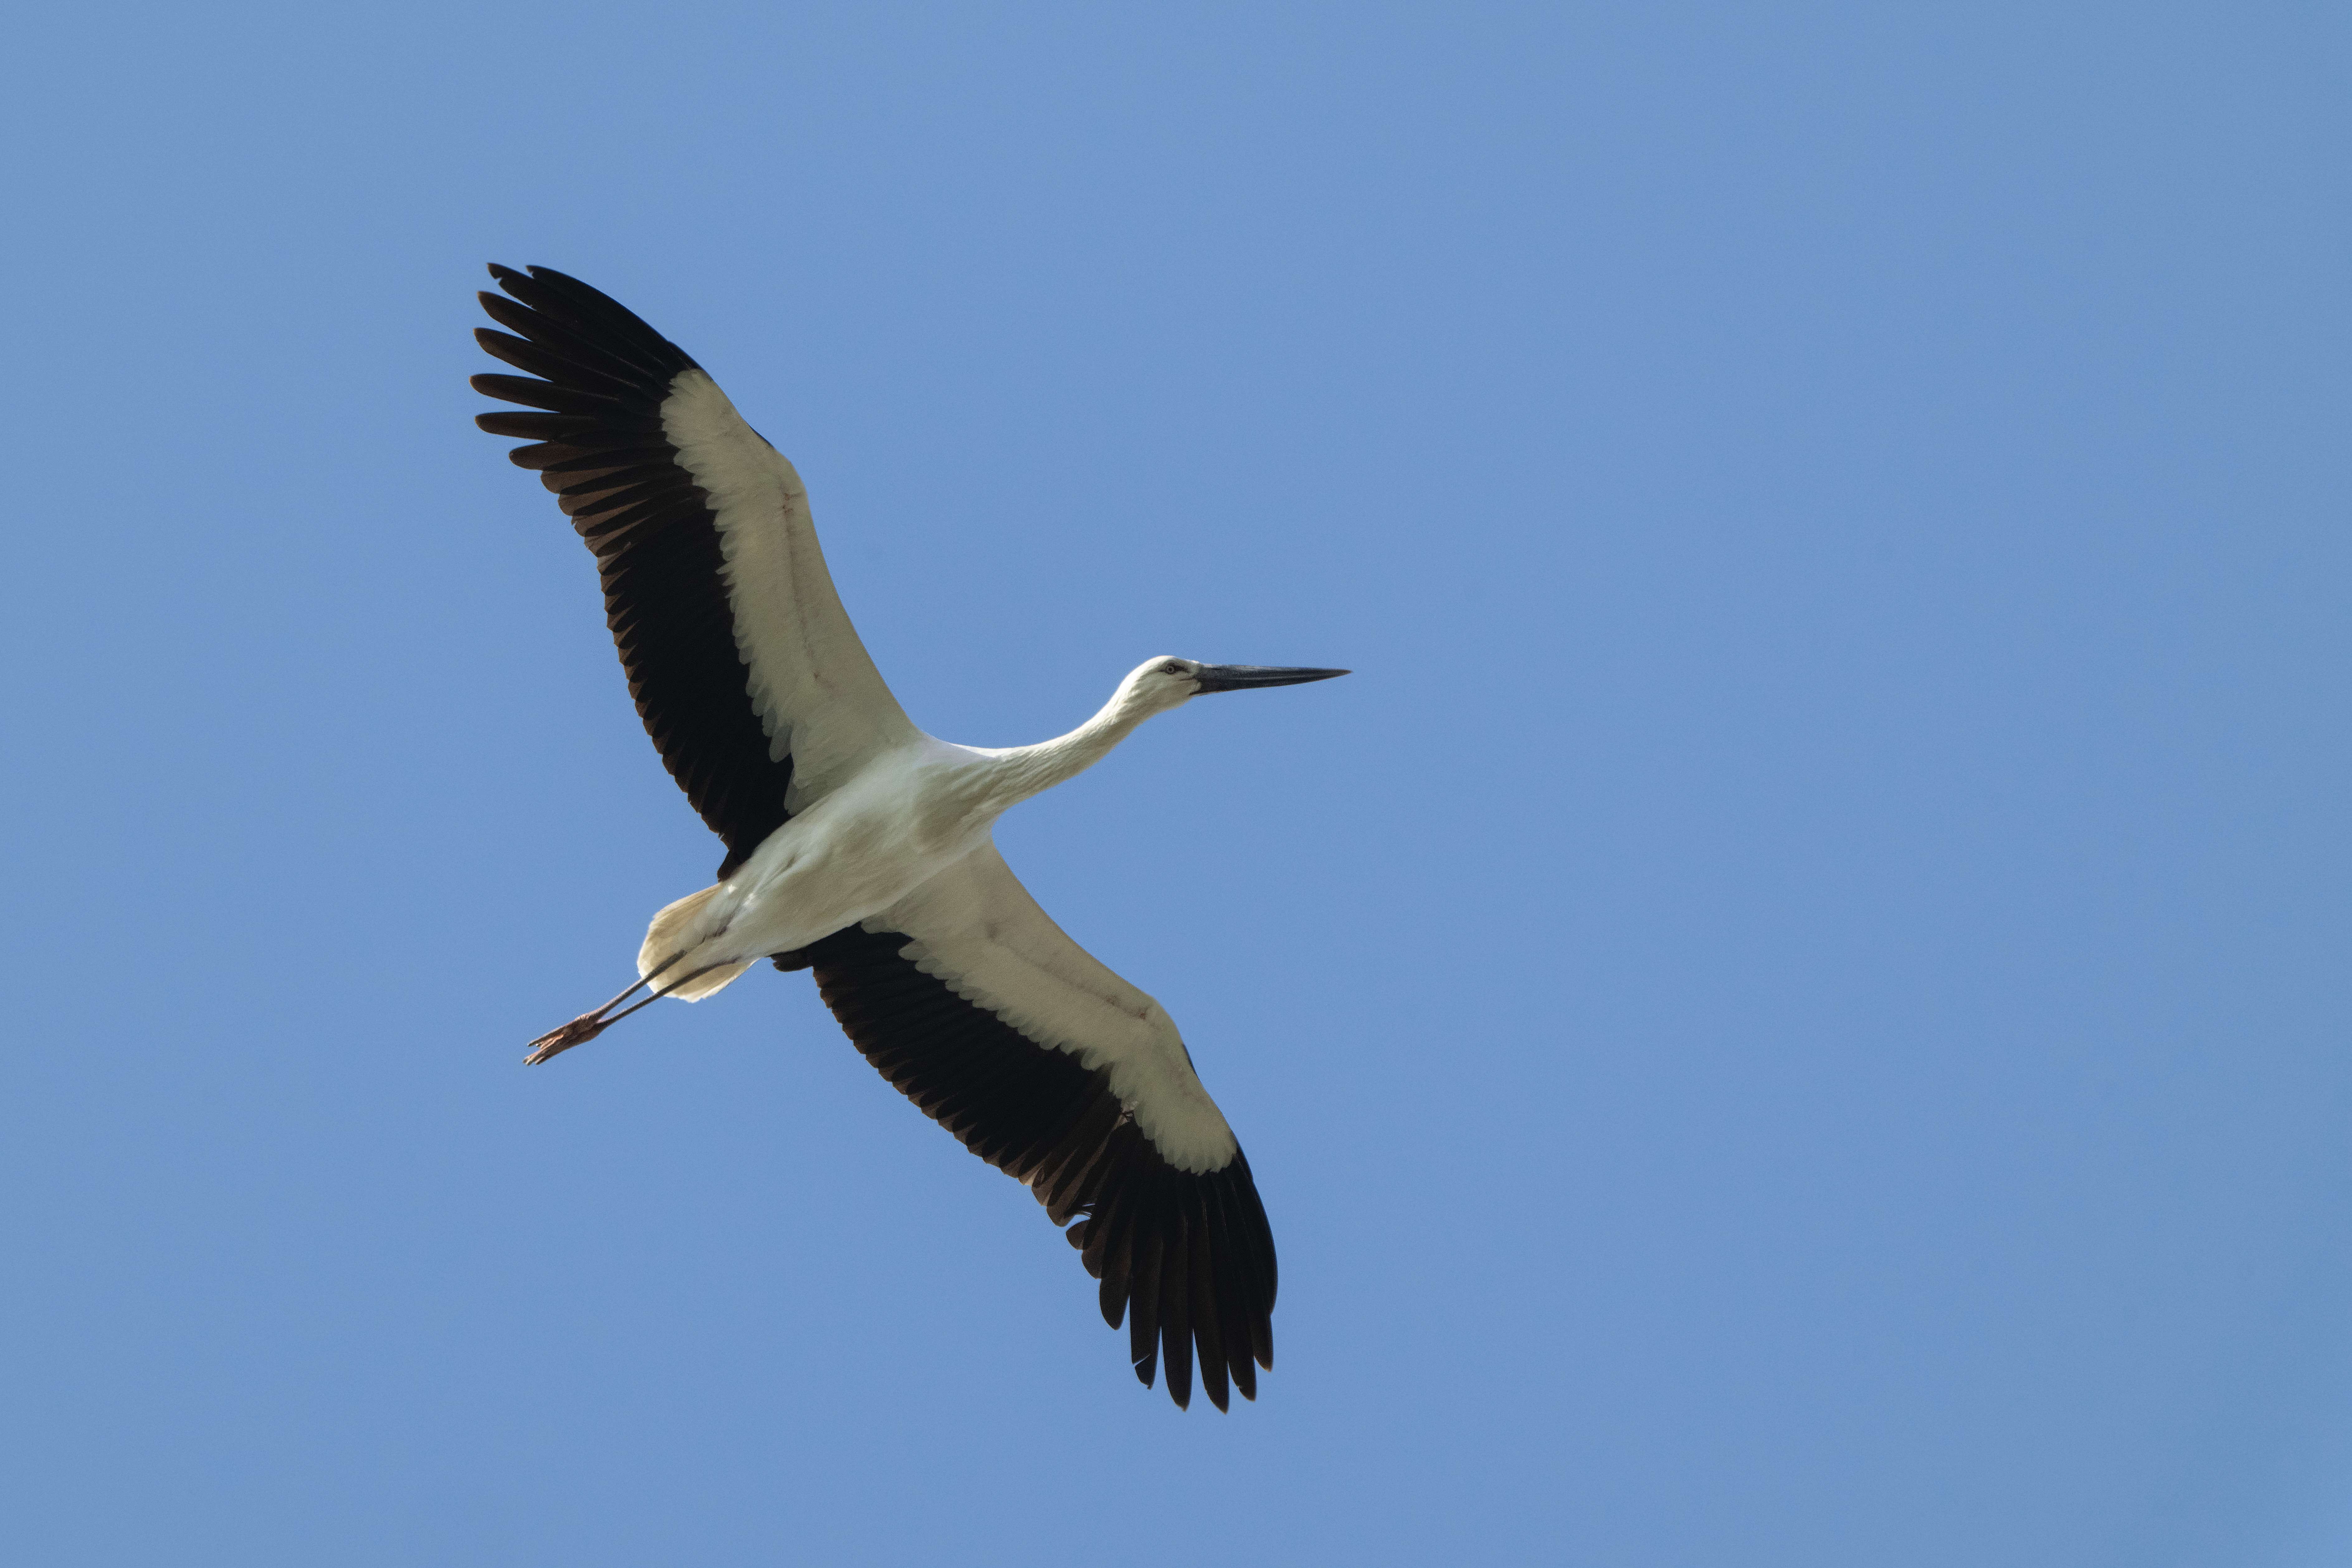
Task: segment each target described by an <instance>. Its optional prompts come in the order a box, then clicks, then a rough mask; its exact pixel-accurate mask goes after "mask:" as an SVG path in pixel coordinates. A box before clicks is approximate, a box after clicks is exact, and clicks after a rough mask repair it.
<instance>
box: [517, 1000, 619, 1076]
mask: <svg viewBox="0 0 2352 1568" xmlns="http://www.w3.org/2000/svg"><path fill="white" fill-rule="evenodd" d="M607 1022H609V1020H607V1019H604V1018H599V1017H597V1016H595V1015H594V1014H593V1013H583V1014H582V1015H581V1016H579V1017H577V1018H574V1019H572V1022H570V1023H569V1024H566V1025H564V1026H563V1027H562V1028H560V1029H551V1030H549V1031H548V1032H547V1033H546V1034H544V1035H541V1036H540V1037H539V1038H537V1039H535V1040H533V1041H531V1043H530V1055H529V1056H527V1057H525V1058H522V1059H523V1065H524V1066H526V1067H537V1066H538V1065H539V1064H540V1063H541V1062H543V1061H545V1060H546V1059H547V1058H550V1057H551V1056H554V1055H555V1054H556V1053H557V1052H559V1051H568V1050H570V1049H571V1048H572V1047H574V1046H577V1045H582V1044H584V1043H585V1042H587V1041H589V1040H593V1039H594V1038H595V1037H597V1036H599V1035H601V1034H603V1033H604V1026H605V1024H606V1023H607Z"/></svg>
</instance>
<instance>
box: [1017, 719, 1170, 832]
mask: <svg viewBox="0 0 2352 1568" xmlns="http://www.w3.org/2000/svg"><path fill="white" fill-rule="evenodd" d="M1154 711H1155V710H1154V709H1153V708H1151V707H1150V706H1147V705H1146V704H1144V703H1142V702H1138V701H1136V700H1133V698H1132V697H1131V696H1130V694H1129V691H1128V689H1126V688H1125V687H1121V688H1120V689H1118V691H1116V692H1113V693H1112V694H1111V700H1109V701H1108V702H1106V703H1104V704H1103V705H1102V710H1101V711H1100V712H1098V713H1097V714H1096V715H1095V716H1094V717H1093V718H1091V719H1089V720H1087V721H1086V722H1085V723H1083V724H1081V725H1079V726H1078V727H1077V728H1076V729H1075V730H1073V731H1070V732H1069V733H1068V734H1066V735H1056V736H1055V737H1054V738H1053V739H1052V740H1050V741H1040V742H1037V743H1036V744H1035V745H1034V746H1013V747H1011V748H1009V749H1008V750H1005V751H1002V752H997V753H995V755H994V757H993V758H992V764H993V765H992V767H991V768H990V769H989V779H988V808H989V809H990V811H991V814H992V815H993V814H994V813H996V812H1002V811H1004V810H1007V809H1009V808H1011V807H1012V806H1014V805H1019V804H1020V803H1021V802H1023V801H1024V800H1027V799H1028V798H1029V797H1030V796H1031V795H1040V794H1043V793H1044V792H1045V791H1046V790H1049V789H1052V788H1053V787H1054V786H1055V784H1060V783H1062V782H1063V781H1065V780H1066V779H1074V778H1076V777H1077V776H1078V775H1079V774H1080V773H1084V772H1086V771H1087V769H1088V768H1090V767H1093V766H1094V765H1095V764H1096V763H1098V762H1100V761H1102V760H1103V758H1105V757H1106V756H1108V755H1109V754H1110V749H1111V748H1112V747H1113V746H1116V745H1118V743H1119V742H1121V741H1124V740H1126V739H1127V738H1128V736H1129V735H1131V734H1133V733H1134V732H1135V727H1136V726H1137V725H1138V724H1140V723H1142V722H1143V721H1145V720H1146V719H1149V718H1150V717H1151V715H1152V713H1153V712H1154Z"/></svg>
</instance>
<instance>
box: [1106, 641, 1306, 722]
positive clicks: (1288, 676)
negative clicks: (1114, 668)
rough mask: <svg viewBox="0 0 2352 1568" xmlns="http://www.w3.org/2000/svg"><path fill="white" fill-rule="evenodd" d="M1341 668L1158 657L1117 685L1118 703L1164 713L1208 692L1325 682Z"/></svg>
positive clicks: (1143, 711) (1145, 712) (1146, 713)
mask: <svg viewBox="0 0 2352 1568" xmlns="http://www.w3.org/2000/svg"><path fill="white" fill-rule="evenodd" d="M1347 673H1348V671H1346V670H1344V669H1297V668H1290V667H1288V666H1285V665H1270V664H1202V662H1201V661H1200V660H1199V659H1197V658H1173V657H1171V656H1170V655H1167V654H1162V655H1161V656H1160V657H1159V658H1148V659H1145V660H1144V661H1143V662H1142V663H1141V664H1139V665H1137V666H1136V667H1135V670H1134V672H1133V673H1132V674H1130V675H1129V677H1128V678H1127V679H1126V680H1124V681H1123V682H1121V683H1120V685H1119V700H1120V704H1121V706H1123V707H1130V708H1132V709H1133V710H1135V711H1137V712H1138V713H1139V715H1140V716H1142V717H1145V718H1149V717H1150V716H1151V715H1152V714H1154V713H1165V712H1166V711H1168V710H1170V709H1171V708H1178V707H1181V706H1182V705H1183V704H1185V703H1186V702H1189V701H1191V700H1192V699H1193V698H1195V697H1203V696H1206V695H1207V694H1208V693H1210V692H1212V691H1251V690H1255V689H1257V688H1259V687H1261V686H1297V685H1299V684H1301V683H1303V682H1306V681H1309V680H1328V679H1331V678H1332V677H1333V676H1335V675H1345V674H1347Z"/></svg>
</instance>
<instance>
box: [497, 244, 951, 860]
mask: <svg viewBox="0 0 2352 1568" xmlns="http://www.w3.org/2000/svg"><path fill="white" fill-rule="evenodd" d="M490 276H491V277H493V278H495V279H498V283H499V288H501V289H505V290H506V292H507V293H508V294H509V295H511V296H512V298H511V299H502V298H500V297H499V296H498V295H496V294H489V293H485V294H483V295H482V296H481V301H482V308H483V309H484V310H487V311H488V312H489V314H490V317H491V319H492V320H494V321H498V322H499V324H500V325H501V326H505V327H509V328H511V329H512V330H513V331H514V332H515V333H519V334H520V336H510V335H509V333H507V332H497V331H489V330H488V329H483V330H481V331H477V332H476V333H475V334H474V335H475V337H476V338H477V339H478V341H479V342H480V343H481V345H482V347H483V348H485V349H487V350H488V351H489V353H491V354H493V355H495V356H496V357H497V358H499V359H501V360H504V361H505V362H506V363H509V364H510V365H513V366H514V367H515V368H516V369H518V370H522V371H528V372H530V375H528V376H520V375H478V376H476V377H474V387H475V389H476V390H477V391H478V392H482V393H486V394H488V395H489V396H492V397H496V398H500V399H503V400H504V401H506V402H509V403H520V404H522V405H525V406H527V407H530V408H533V409H543V410H545V411H546V412H544V413H532V414H485V415H482V416H479V417H478V419H477V420H476V423H477V424H478V425H480V426H481V427H482V428H483V429H485V430H488V431H489V432H490V433H491V434H492V435H494V436H514V437H521V438H522V439H524V440H528V441H530V442H532V443H534V445H531V446H528V447H516V448H515V449H514V450H513V451H512V452H511V453H509V456H510V457H511V458H513V459H514V461H515V463H516V464H517V465H518V466H520V467H521V468H536V469H537V470H539V475H540V479H541V482H542V483H543V484H545V485H546V486H547V488H548V489H551V490H553V491H554V492H555V494H556V497H557V499H558V500H559V501H560V502H561V503H562V507H563V510H565V511H566V512H567V513H569V514H570V515H571V518H572V527H574V528H575V529H577V530H579V532H580V536H581V538H582V539H583V540H585V541H586V542H587V544H588V547H589V549H591V550H592V551H593V552H595V555H596V564H597V568H598V570H599V571H600V573H601V574H603V577H604V612H605V618H606V621H607V623H608V624H609V625H610V626H612V628H613V640H614V643H615V644H617V645H618V647H619V648H620V653H621V663H622V666H623V668H625V669H626V670H627V672H628V677H629V693H630V695H631V696H633V697H635V699H636V703H637V712H638V714H639V715H640V716H641V717H642V718H643V719H644V720H645V722H646V733H647V734H649V735H651V736H652V737H653V741H654V744H655V746H656V747H657V748H658V749H659V750H660V752H661V757H662V762H663V764H664V765H665V766H667V768H668V769H669V773H670V776H671V777H672V778H674V779H676V780H677V783H678V786H679V787H680V788H682V789H684V790H685V791H686V795H687V798H688V800H689V801H691V802H692V803H693V804H694V809H695V810H696V811H698V812H699V813H700V814H701V816H702V820H703V821H704V822H705V823H707V824H709V827H710V830H711V831H712V832H713V833H716V834H718V835H719V838H720V839H721V840H723V841H724V842H725V844H726V846H727V858H726V860H725V861H724V862H723V863H722V864H721V865H720V866H719V880H721V881H724V880H725V879H727V878H728V877H729V876H730V875H731V874H732V873H733V872H734V870H735V868H736V867H738V866H740V865H741V864H742V862H743V861H744V860H745V859H746V858H749V857H750V855H751V851H752V850H754V849H756V848H758V847H760V844H761V840H763V839H765V838H766V837H768V835H769V834H771V833H773V832H774V831H775V830H776V829H777V828H778V827H780V826H782V825H783V823H784V821H785V819H786V818H787V817H788V816H791V815H792V813H793V812H795V811H798V810H800V809H801V808H802V807H803V805H806V804H808V803H810V802H812V801H814V800H816V799H819V798H821V797H822V796H824V795H825V794H826V793H827V792H828V791H829V790H831V789H832V788H833V787H835V785H836V784H839V783H840V782H841V781H842V780H844V779H845V778H847V777H848V776H849V775H850V774H852V773H856V771H857V769H858V768H859V766H860V765H862V764H863V763H865V762H866V759H868V758H869V757H871V756H873V755H874V754H875V753H876V752H878V751H881V750H883V749H885V748H887V747H889V746H891V745H894V744H898V743H900V742H906V741H909V740H911V739H913V738H914V736H915V734H916V731H915V728H914V726H913V725H912V724H911V723H910V722H908V719H907V715H906V714H905V712H904V711H902V710H900V709H899V707H898V700H897V699H896V698H894V697H892V696H891V695H890V689H889V687H887V685H885V684H884V683H883V680H882V676H881V673H880V671H878V670H877V669H876V668H874V661H873V659H872V658H868V657H867V655H866V647H865V645H864V644H863V643H861V642H859V641H858V639H857V632H856V628H855V627H853V626H851V625H850V624H849V616H848V615H847V614H846V613H845V612H844V611H843V609H842V607H841V599H840V596H839V595H836V594H835V592H834V588H833V578H832V577H831V575H830V574H827V572H826V571H825V566H824V552H823V551H822V550H820V549H819V548H818V547H817V541H816V530H815V527H814V525H813V524H812V523H811V522H810V521H809V509H808V493H807V491H806V490H804V489H803V488H802V486H801V479H800V476H799V475H798V474H796V473H794V472H793V466H792V464H791V463H789V462H787V461H785V459H784V458H783V455H782V453H780V452H778V451H777V450H776V449H775V448H774V447H771V446H769V445H768V443H767V442H766V440H764V439H763V438H762V437H761V436H760V434H759V432H757V431H756V430H753V429H752V428H751V426H749V425H747V424H745V423H744V422H743V417H742V416H740V414H738V413H736V412H735V406H734V405H733V404H731V403H730V402H728V401H727V395H726V394H725V393H723V392H721V391H719V386H718V384H717V383H716V382H713V381H712V380H711V379H710V377H709V375H707V374H704V372H703V370H702V367H701V366H699V365H698V364H696V363H694V361H693V360H692V359H691V358H690V357H688V354H687V353H686V352H685V351H684V350H683V349H680V348H679V347H678V346H677V344H675V343H673V342H669V341H668V340H667V338H664V337H663V336H662V335H661V334H660V333H659V332H656V331H654V330H653V329H652V328H651V327H649V326H647V325H646V323H645V322H644V321H640V320H638V319H637V318H636V317H635V315H633V314H631V313H630V312H629V311H628V310H625V309H624V308H623V307H622V306H621V305H619V304H617V303H615V302H614V300H610V299H608V298H606V297H605V296H604V295H603V294H601V293H599V292H597V291H596V290H595V289H591V288H590V287H589V286H588V285H586V284H585V283H583V282H581V281H579V280H578V279H572V278H567V277H565V276H564V275H563V274H562V273H561V272H557V271H555V270H553V269H552V268H545V267H534V268H530V271H529V273H528V274H525V273H520V272H517V271H514V270H513V269H511V268H505V267H495V266H494V267H492V268H490Z"/></svg>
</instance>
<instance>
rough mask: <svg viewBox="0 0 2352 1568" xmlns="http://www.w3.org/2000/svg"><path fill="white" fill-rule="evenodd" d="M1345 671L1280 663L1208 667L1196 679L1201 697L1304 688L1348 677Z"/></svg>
mask: <svg viewBox="0 0 2352 1568" xmlns="http://www.w3.org/2000/svg"><path fill="white" fill-rule="evenodd" d="M1348 673H1349V671H1347V670H1344V669H1294V668H1290V667H1288V666H1286V665H1278V664H1204V665H1202V667H1201V672H1200V674H1199V675H1197V676H1195V677H1194V678H1193V679H1197V680H1198V681H1200V683H1201V690H1200V695H1202V696H1203V697H1205V696H1207V695H1208V694H1209V693H1210V692H1212V691H1248V690H1251V689H1254V688H1256V687H1260V686H1300V685H1304V684H1305V683H1306V682H1307V681H1310V680H1328V679H1331V678H1332V677H1333V676H1335V675H1346V674H1348Z"/></svg>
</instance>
